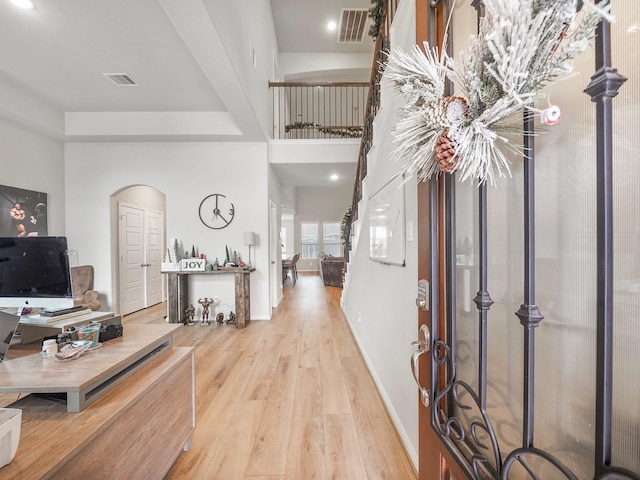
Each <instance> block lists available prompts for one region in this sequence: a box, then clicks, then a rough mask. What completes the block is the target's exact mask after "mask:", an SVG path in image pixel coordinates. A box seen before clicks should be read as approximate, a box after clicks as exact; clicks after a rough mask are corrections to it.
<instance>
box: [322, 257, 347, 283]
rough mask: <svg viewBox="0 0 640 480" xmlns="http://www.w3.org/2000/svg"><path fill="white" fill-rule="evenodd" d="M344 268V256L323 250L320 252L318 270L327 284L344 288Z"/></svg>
mask: <svg viewBox="0 0 640 480" xmlns="http://www.w3.org/2000/svg"><path fill="white" fill-rule="evenodd" d="M344 268H345V260H344V257H334V256H332V255H327V254H326V253H323V252H320V253H319V254H318V272H319V273H320V278H322V282H323V283H324V284H325V286H327V287H341V288H342V280H343V277H344Z"/></svg>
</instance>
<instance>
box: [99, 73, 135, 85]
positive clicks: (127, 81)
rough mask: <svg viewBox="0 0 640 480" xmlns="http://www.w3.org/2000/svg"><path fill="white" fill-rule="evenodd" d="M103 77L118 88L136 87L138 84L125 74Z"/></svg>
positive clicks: (109, 74) (105, 74) (111, 74)
mask: <svg viewBox="0 0 640 480" xmlns="http://www.w3.org/2000/svg"><path fill="white" fill-rule="evenodd" d="M103 75H104V76H105V77H107V78H108V79H109V80H111V81H112V82H113V83H114V84H116V85H117V86H118V87H137V86H138V84H137V83H136V82H135V80H134V79H133V78H131V77H130V76H129V75H128V74H126V73H103Z"/></svg>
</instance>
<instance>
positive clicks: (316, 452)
mask: <svg viewBox="0 0 640 480" xmlns="http://www.w3.org/2000/svg"><path fill="white" fill-rule="evenodd" d="M286 285H287V287H286V288H285V298H284V300H283V302H282V303H281V305H280V306H279V307H278V309H277V310H275V312H274V315H273V319H272V320H271V321H253V322H251V323H250V324H249V325H248V327H247V328H245V329H236V328H235V327H234V326H231V325H226V324H224V325H210V326H200V325H199V324H196V325H194V326H189V327H183V328H180V329H179V330H178V332H177V333H176V334H175V335H174V344H175V345H178V346H183V345H190V346H195V348H196V379H195V381H196V429H195V432H194V435H193V441H192V444H191V447H190V449H189V450H188V451H187V452H182V453H181V454H180V456H179V457H178V459H177V461H176V462H175V464H174V465H173V468H172V469H171V471H170V472H169V474H168V475H167V476H166V480H172V479H198V480H200V479H216V480H217V479H219V480H234V479H238V480H267V479H270V480H310V479H317V480H325V479H332V480H359V479H368V480H382V479H388V480H414V479H416V478H417V475H416V473H415V471H414V469H413V466H412V464H411V462H410V460H409V457H408V456H407V454H406V452H405V450H404V448H403V446H402V444H401V442H400V439H399V437H398V435H397V433H396V431H395V429H394V428H393V425H392V423H391V420H390V418H389V416H388V414H387V411H386V409H385V407H384V404H383V402H382V400H381V399H380V396H379V395H378V393H377V390H376V389H375V385H374V383H373V381H372V379H371V376H370V375H369V373H368V371H367V368H366V365H365V363H364V361H363V359H362V357H361V355H360V353H359V351H358V348H357V346H356V343H355V341H354V339H353V336H352V334H351V331H350V329H349V326H348V325H347V323H346V320H345V318H344V316H343V315H342V312H341V310H340V294H341V291H340V290H339V289H338V288H334V287H324V285H323V284H322V282H321V280H320V278H319V277H318V276H315V275H314V276H308V275H301V276H300V278H299V280H298V282H297V284H296V286H295V287H291V286H290V285H291V284H290V281H287V283H286ZM164 315H165V306H164V304H162V305H158V306H156V307H153V308H150V309H147V310H144V311H141V312H136V313H134V314H131V315H128V316H126V317H124V319H123V323H124V325H125V330H124V331H125V335H126V326H127V325H128V324H145V323H158V322H164ZM212 317H215V315H212ZM158 401H162V399H158ZM170 408H171V405H167V409H170Z"/></svg>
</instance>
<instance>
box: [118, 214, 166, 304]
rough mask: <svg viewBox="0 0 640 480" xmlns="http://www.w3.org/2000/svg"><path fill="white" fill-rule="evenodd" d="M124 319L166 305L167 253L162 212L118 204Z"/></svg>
mask: <svg viewBox="0 0 640 480" xmlns="http://www.w3.org/2000/svg"><path fill="white" fill-rule="evenodd" d="M118 211H119V218H120V292H121V309H120V313H121V314H122V315H127V314H129V313H132V312H135V311H138V310H142V309H143V308H148V307H150V306H152V305H156V304H158V303H160V302H161V301H162V276H161V273H160V263H161V262H162V252H163V250H164V247H163V243H162V238H163V230H164V216H163V214H162V212H158V211H154V210H146V209H144V208H143V207H139V206H135V205H128V204H125V203H119V204H118Z"/></svg>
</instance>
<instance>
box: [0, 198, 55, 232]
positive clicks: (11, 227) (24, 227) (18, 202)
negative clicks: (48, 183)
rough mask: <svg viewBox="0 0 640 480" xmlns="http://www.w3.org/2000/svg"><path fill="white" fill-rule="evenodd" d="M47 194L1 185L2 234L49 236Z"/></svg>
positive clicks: (0, 224) (0, 216)
mask: <svg viewBox="0 0 640 480" xmlns="http://www.w3.org/2000/svg"><path fill="white" fill-rule="evenodd" d="M47 234H48V228H47V194H46V193H43V192H35V191H33V190H25V189H23V188H16V187H8V186H6V185H0V236H2V237H27V236H29V237H37V236H40V237H43V236H47Z"/></svg>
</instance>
